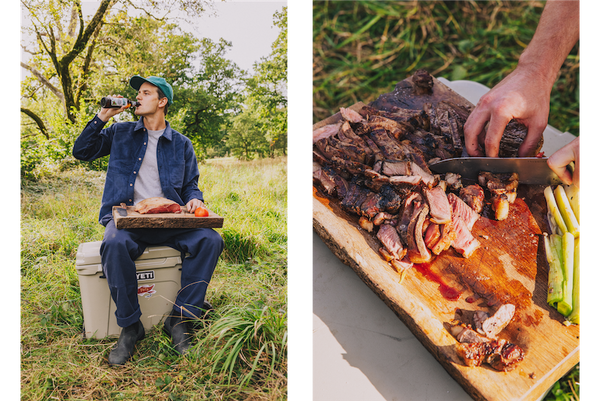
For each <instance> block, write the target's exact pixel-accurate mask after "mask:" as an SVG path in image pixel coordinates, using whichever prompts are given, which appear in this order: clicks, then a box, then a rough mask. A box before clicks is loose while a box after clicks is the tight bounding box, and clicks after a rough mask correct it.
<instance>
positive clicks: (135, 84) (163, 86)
mask: <svg viewBox="0 0 600 401" xmlns="http://www.w3.org/2000/svg"><path fill="white" fill-rule="evenodd" d="M144 82H148V83H149V84H152V85H154V86H156V87H157V88H160V90H161V91H162V92H163V93H164V94H165V96H166V97H167V99H168V100H169V105H171V104H173V88H172V87H171V85H169V83H168V82H167V81H165V79H164V78H161V77H148V78H144V77H140V76H139V75H134V76H133V77H131V79H130V80H129V85H130V86H131V87H132V88H133V89H135V90H140V86H142V84H143V83H144Z"/></svg>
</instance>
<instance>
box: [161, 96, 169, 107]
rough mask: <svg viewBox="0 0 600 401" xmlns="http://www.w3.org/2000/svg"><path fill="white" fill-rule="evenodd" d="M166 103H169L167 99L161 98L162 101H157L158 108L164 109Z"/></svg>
mask: <svg viewBox="0 0 600 401" xmlns="http://www.w3.org/2000/svg"><path fill="white" fill-rule="evenodd" d="M167 103H169V99H167V98H166V97H163V98H162V99H159V100H158V105H159V106H160V107H165V106H166V105H167Z"/></svg>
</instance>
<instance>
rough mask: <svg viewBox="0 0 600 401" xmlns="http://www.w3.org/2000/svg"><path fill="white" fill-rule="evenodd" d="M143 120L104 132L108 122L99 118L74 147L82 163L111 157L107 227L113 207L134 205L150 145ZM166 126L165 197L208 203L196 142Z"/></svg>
mask: <svg viewBox="0 0 600 401" xmlns="http://www.w3.org/2000/svg"><path fill="white" fill-rule="evenodd" d="M143 120H144V118H143V117H142V118H140V120H138V121H137V122H123V123H114V124H112V125H111V126H110V127H108V128H106V129H104V125H105V124H106V123H105V122H104V121H102V120H101V119H99V118H98V116H95V117H94V119H93V120H92V121H90V122H89V123H88V124H87V125H86V126H85V128H84V129H83V131H82V132H81V134H80V135H79V137H78V138H77V140H76V141H75V144H74V145H73V156H74V157H75V158H77V159H79V160H86V161H89V160H94V159H97V158H99V157H103V156H106V155H110V158H109V161H108V170H107V172H106V182H105V183H104V193H103V194H102V206H101V207H100V216H99V220H100V223H101V224H102V225H104V226H106V224H108V222H109V221H110V219H112V207H113V206H118V205H120V204H121V203H125V204H126V205H133V186H134V184H135V179H136V177H137V174H138V172H139V169H140V166H141V164H142V160H143V159H144V155H145V154H146V147H147V146H148V131H147V130H146V128H145V127H144V121H143ZM166 124H167V127H166V129H165V131H164V133H163V134H162V136H161V137H160V138H159V140H158V145H157V149H156V159H157V163H158V174H159V176H160V185H161V187H162V190H163V192H164V194H165V197H167V198H168V199H171V200H172V201H175V202H177V203H179V204H180V205H182V206H183V205H185V204H186V203H187V202H189V201H190V200H191V199H194V198H195V199H200V200H201V201H204V198H203V197H202V192H201V191H200V190H199V189H198V176H199V175H200V174H199V171H198V163H197V161H196V154H195V153H194V148H193V147H192V142H191V141H190V140H189V138H187V137H186V136H184V135H182V134H180V133H179V132H177V131H175V130H174V129H172V128H171V127H170V125H169V123H168V122H167V123H166Z"/></svg>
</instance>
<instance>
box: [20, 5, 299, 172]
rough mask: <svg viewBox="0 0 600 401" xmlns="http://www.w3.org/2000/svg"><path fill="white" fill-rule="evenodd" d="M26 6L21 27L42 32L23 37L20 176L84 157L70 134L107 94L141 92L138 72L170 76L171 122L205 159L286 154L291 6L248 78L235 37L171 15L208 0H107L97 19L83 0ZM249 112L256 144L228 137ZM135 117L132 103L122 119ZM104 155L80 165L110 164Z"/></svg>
mask: <svg viewBox="0 0 600 401" xmlns="http://www.w3.org/2000/svg"><path fill="white" fill-rule="evenodd" d="M21 3H22V5H23V9H24V12H25V14H26V20H27V23H26V24H24V28H23V30H24V31H25V32H26V33H28V34H29V35H30V37H33V38H35V40H34V41H33V42H28V43H24V46H25V48H26V51H27V52H28V53H29V54H31V57H30V58H29V59H28V60H27V64H24V65H23V67H24V68H26V69H27V70H28V71H29V72H30V73H29V74H28V76H27V77H26V78H25V79H23V80H22V84H21V91H22V108H23V109H24V111H23V123H22V129H21V139H22V141H21V169H22V176H23V177H25V178H27V179H34V178H40V177H41V176H43V175H44V174H53V173H55V172H57V171H61V170H63V169H65V168H69V167H70V166H78V165H80V164H82V163H80V162H77V161H75V160H73V158H72V157H71V156H70V154H71V147H72V144H73V141H74V140H75V138H76V137H77V135H78V134H79V133H80V132H81V129H82V128H83V127H84V126H85V124H86V123H87V122H88V121H89V120H90V119H91V117H92V116H93V115H94V114H95V113H96V112H97V111H98V109H99V104H98V103H99V99H100V98H101V97H103V96H106V95H110V94H120V95H123V96H125V97H129V98H135V96H136V93H135V90H134V89H132V88H130V87H129V78H130V77H131V76H132V75H135V74H139V75H142V76H148V75H158V76H162V77H164V78H165V79H167V81H169V82H170V83H171V85H172V86H173V89H174V92H175V96H174V104H173V105H171V106H170V108H169V114H168V116H167V120H168V121H169V122H170V123H171V125H172V126H173V128H175V129H176V130H178V131H179V132H181V133H183V134H184V135H186V136H188V137H189V138H190V139H191V140H192V143H193V144H194V148H195V150H196V153H197V157H198V159H199V160H205V159H208V158H211V157H222V156H226V155H228V154H231V152H232V149H230V147H229V146H233V147H234V148H235V149H233V153H234V154H236V155H242V157H243V158H245V159H249V158H251V157H266V156H270V157H274V156H278V155H285V154H286V151H287V150H286V146H287V109H286V105H287V96H286V93H285V92H286V91H287V89H286V84H287V76H286V74H287V12H286V9H285V8H284V9H283V10H282V11H281V12H278V13H276V14H275V16H274V23H275V26H276V27H277V28H279V29H280V35H279V37H278V38H277V40H276V41H275V42H274V43H273V46H272V48H273V52H272V54H271V55H270V56H269V57H266V58H263V59H262V60H261V62H260V63H258V64H256V66H255V68H256V71H257V72H256V74H255V76H250V77H249V76H248V75H247V72H246V71H242V70H241V69H240V68H239V67H238V66H237V65H236V64H235V63H233V62H232V61H231V60H229V59H228V58H227V52H228V51H229V50H230V48H231V46H232V45H231V43H229V42H226V41H225V40H223V39H221V40H219V41H212V40H210V39H207V38H196V37H195V36H193V35H192V34H190V33H187V32H183V31H182V30H181V29H180V28H179V25H178V24H176V23H172V20H170V19H168V17H169V13H170V11H171V10H173V9H177V8H179V9H184V10H186V12H189V14H188V16H189V17H193V16H194V15H198V14H200V13H203V12H205V11H206V8H207V6H208V5H209V3H207V2H205V1H202V0H193V1H187V2H183V3H182V2H177V1H174V0H167V1H164V2H160V3H156V2H147V3H143V4H138V5H133V3H131V2H129V1H124V0H121V1H119V0H117V1H112V2H108V1H103V2H101V3H100V4H99V6H98V8H97V12H96V14H95V16H94V17H93V18H89V17H86V18H84V17H83V15H82V14H81V5H80V2H79V1H77V0H67V1H56V0H53V1H50V2H44V1H40V0H22V2H21ZM244 94H245V95H244ZM243 109H251V110H253V112H252V113H253V116H254V118H256V124H255V128H256V130H253V136H256V138H254V139H253V140H252V142H254V145H253V147H254V148H255V149H254V150H252V151H247V150H244V149H243V147H244V146H246V144H245V143H244V141H241V142H240V141H236V140H232V141H228V140H227V136H228V130H229V128H230V127H231V126H232V124H233V120H232V119H233V117H234V116H235V115H237V114H239V113H240V112H241V110H243ZM240 118H242V117H240ZM136 119H137V117H136V116H135V115H134V114H133V110H132V109H129V110H126V111H125V112H124V113H123V114H121V115H120V116H118V117H117V118H116V119H115V120H116V121H131V120H136ZM259 137H260V138H259ZM265 144H266V145H265ZM246 147H247V146H246ZM107 161H108V158H104V159H101V160H96V161H93V162H86V163H83V164H84V165H85V166H86V167H88V168H92V169H98V170H104V169H106V167H107Z"/></svg>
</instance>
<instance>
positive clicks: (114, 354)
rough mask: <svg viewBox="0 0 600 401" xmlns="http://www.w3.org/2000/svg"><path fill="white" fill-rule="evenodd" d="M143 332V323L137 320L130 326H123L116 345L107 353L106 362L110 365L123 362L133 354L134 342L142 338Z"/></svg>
mask: <svg viewBox="0 0 600 401" xmlns="http://www.w3.org/2000/svg"><path fill="white" fill-rule="evenodd" d="M145 334H146V332H145V330H144V325H143V324H142V322H140V321H139V320H138V321H137V322H135V323H134V324H132V325H130V326H127V327H123V329H121V335H120V336H119V340H118V341H117V345H115V347H114V348H113V349H112V350H111V351H110V354H109V355H108V363H109V364H110V365H123V364H125V362H127V361H128V360H129V358H131V357H132V356H133V353H134V351H135V343H137V342H138V341H139V340H141V339H142V338H144V335H145Z"/></svg>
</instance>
